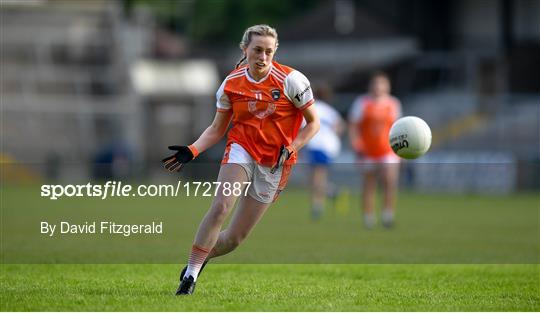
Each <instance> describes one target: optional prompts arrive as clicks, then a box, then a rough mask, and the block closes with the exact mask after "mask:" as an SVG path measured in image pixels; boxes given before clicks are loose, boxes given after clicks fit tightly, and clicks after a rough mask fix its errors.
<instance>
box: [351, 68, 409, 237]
mask: <svg viewBox="0 0 540 313" xmlns="http://www.w3.org/2000/svg"><path fill="white" fill-rule="evenodd" d="M400 116H401V104H400V102H399V100H397V99H396V98H394V97H393V96H391V95H390V79H389V78H388V76H387V75H386V74H385V73H382V72H377V73H375V74H374V75H373V76H372V77H371V81H370V85H369V94H368V95H366V96H360V97H358V98H357V99H356V100H355V101H354V103H353V105H352V107H351V110H350V112H349V138H350V140H351V145H352V147H353V148H354V149H355V150H356V152H357V154H358V156H359V157H360V165H361V170H362V172H363V190H362V207H363V212H364V225H365V226H366V228H368V229H371V228H373V227H374V226H375V223H376V220H377V219H376V217H375V213H374V205H375V203H374V202H375V194H376V191H377V180H378V178H380V179H381V182H382V187H383V194H384V196H383V210H382V224H383V226H385V227H391V226H392V225H393V223H394V214H395V213H394V210H395V204H396V200H395V198H396V191H397V183H398V178H399V158H398V156H397V155H396V154H394V152H393V151H392V148H391V147H390V144H389V142H388V135H389V133H390V128H391V127H392V124H393V123H394V121H395V120H397V119H398V118H399V117H400Z"/></svg>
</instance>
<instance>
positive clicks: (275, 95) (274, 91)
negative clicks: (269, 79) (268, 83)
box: [271, 89, 281, 101]
mask: <svg viewBox="0 0 540 313" xmlns="http://www.w3.org/2000/svg"><path fill="white" fill-rule="evenodd" d="M271 93H272V99H274V101H277V100H278V99H279V97H280V96H281V91H279V89H272V91H271Z"/></svg>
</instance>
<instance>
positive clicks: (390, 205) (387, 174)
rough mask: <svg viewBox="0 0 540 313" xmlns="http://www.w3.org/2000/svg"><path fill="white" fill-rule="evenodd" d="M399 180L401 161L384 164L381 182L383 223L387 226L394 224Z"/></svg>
mask: <svg viewBox="0 0 540 313" xmlns="http://www.w3.org/2000/svg"><path fill="white" fill-rule="evenodd" d="M398 182H399V162H388V163H385V164H383V166H382V174H381V183H382V187H383V188H382V189H383V209H382V224H383V226H384V227H387V228H388V227H392V226H393V225H394V215H395V209H396V194H397V189H398Z"/></svg>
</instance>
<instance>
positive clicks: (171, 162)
mask: <svg viewBox="0 0 540 313" xmlns="http://www.w3.org/2000/svg"><path fill="white" fill-rule="evenodd" d="M192 149H193V148H191V149H190V147H188V146H169V150H172V151H177V152H176V153H175V154H173V155H171V156H168V157H166V158H165V159H163V160H161V162H163V166H165V168H166V169H167V170H169V171H170V172H175V171H176V172H179V171H180V170H181V169H182V167H183V166H184V164H186V163H188V162H189V161H191V160H193V159H194V158H195V157H196V155H194V153H193V151H192Z"/></svg>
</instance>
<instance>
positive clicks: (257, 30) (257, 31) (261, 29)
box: [236, 24, 279, 68]
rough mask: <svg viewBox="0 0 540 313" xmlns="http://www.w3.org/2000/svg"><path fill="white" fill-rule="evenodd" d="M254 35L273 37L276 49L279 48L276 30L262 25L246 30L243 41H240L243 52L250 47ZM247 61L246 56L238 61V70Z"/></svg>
mask: <svg viewBox="0 0 540 313" xmlns="http://www.w3.org/2000/svg"><path fill="white" fill-rule="evenodd" d="M254 35H255V36H270V37H273V38H274V39H276V49H277V47H278V46H279V42H278V35H277V31H276V29H275V28H273V27H270V26H268V25H266V24H260V25H253V26H251V27H249V28H248V29H246V31H245V32H244V36H242V40H241V41H240V45H239V46H240V49H242V51H243V50H244V49H246V48H247V47H248V46H249V44H250V43H251V38H253V36H254ZM245 60H246V55H245V54H244V55H243V56H242V58H241V59H240V60H239V61H238V63H236V68H238V67H239V66H240V65H241V64H242V62H244V61H245Z"/></svg>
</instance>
